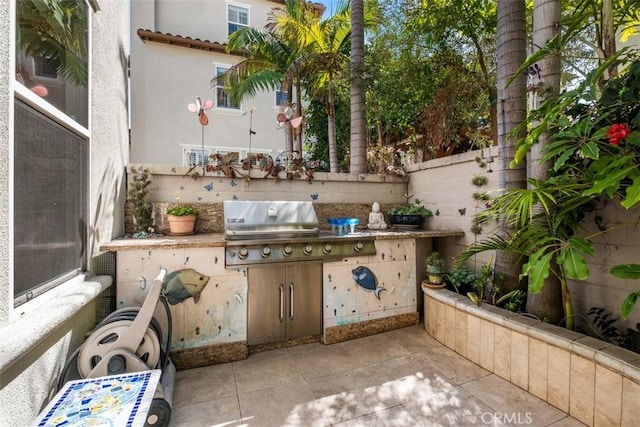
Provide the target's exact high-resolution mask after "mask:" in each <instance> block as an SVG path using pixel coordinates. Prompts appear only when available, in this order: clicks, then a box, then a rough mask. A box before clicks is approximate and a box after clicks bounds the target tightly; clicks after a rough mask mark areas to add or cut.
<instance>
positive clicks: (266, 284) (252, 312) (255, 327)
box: [247, 266, 286, 345]
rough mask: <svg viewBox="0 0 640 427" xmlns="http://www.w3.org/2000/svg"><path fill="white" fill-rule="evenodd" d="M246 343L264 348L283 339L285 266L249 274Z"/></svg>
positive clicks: (256, 269)
mask: <svg viewBox="0 0 640 427" xmlns="http://www.w3.org/2000/svg"><path fill="white" fill-rule="evenodd" d="M247 274H248V279H249V295H248V297H247V299H248V304H247V307H248V313H247V343H248V344H249V345H254V344H265V343H270V342H276V341H283V340H284V339H285V332H286V322H285V319H286V317H285V311H286V310H285V308H286V302H285V300H284V299H285V297H286V292H285V278H286V275H285V266H276V267H267V268H251V269H249V270H248V273H247Z"/></svg>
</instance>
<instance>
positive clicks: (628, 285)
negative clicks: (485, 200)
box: [408, 147, 640, 334]
mask: <svg viewBox="0 0 640 427" xmlns="http://www.w3.org/2000/svg"><path fill="white" fill-rule="evenodd" d="M479 153H480V152H479V151H472V152H467V153H462V154H457V155H453V156H450V157H444V158H440V159H435V160H430V161H427V162H423V163H417V164H413V165H410V166H409V168H408V170H409V174H408V176H409V186H408V188H409V190H408V191H409V194H412V195H413V197H414V198H418V199H420V200H422V201H423V204H424V205H425V206H427V207H428V208H429V209H431V210H433V211H434V212H436V210H437V211H439V215H438V216H434V217H432V218H430V219H429V220H428V221H429V227H432V228H460V229H462V230H464V231H465V232H466V234H465V237H463V238H459V239H455V240H444V241H443V244H442V245H441V246H442V247H438V248H437V249H438V250H440V251H441V252H443V254H444V255H445V256H446V259H447V260H448V261H449V262H451V260H452V259H453V258H454V257H455V256H456V254H458V253H459V252H460V251H461V250H463V249H464V248H465V247H466V245H468V244H471V243H473V242H474V241H475V240H476V239H477V240H481V239H482V238H484V237H486V236H487V235H488V234H489V233H491V232H493V231H494V230H495V227H491V226H485V227H484V229H483V232H482V234H480V235H478V236H476V235H474V234H473V233H471V232H470V228H471V225H472V223H473V216H474V214H475V213H476V212H478V211H480V210H482V209H484V206H482V205H481V204H478V203H476V202H475V201H474V200H473V198H472V195H473V193H474V192H476V191H483V192H491V191H495V190H497V189H498V185H499V184H498V174H497V171H496V170H494V171H493V172H491V173H488V169H489V166H493V165H495V166H494V167H495V168H497V165H498V152H497V149H496V147H492V150H491V155H492V156H493V158H494V162H493V163H492V164H487V167H485V168H480V167H479V166H478V163H477V162H476V160H475V159H476V157H477V156H478V155H479ZM488 154H489V151H488V150H485V157H487V156H488ZM477 174H480V175H485V176H487V178H488V184H487V185H486V186H483V187H480V188H476V187H475V186H473V185H472V184H471V179H472V178H473V176H474V175H477ZM461 209H462V210H464V212H465V213H464V215H463V214H461V212H460V210H461ZM595 215H598V216H599V217H601V218H600V219H599V220H600V221H601V223H602V224H603V225H604V226H605V227H607V228H609V227H611V228H613V230H612V231H610V232H608V233H606V234H600V231H599V230H598V228H597V226H596V222H595V221H594V217H595ZM639 218H640V207H638V206H636V207H634V208H633V209H630V210H625V209H624V208H622V207H620V205H619V204H618V203H617V202H615V201H607V202H606V203H605V204H603V205H601V206H599V207H598V209H597V211H596V212H595V213H593V214H591V215H590V216H588V217H587V218H586V220H585V221H584V230H583V231H582V235H583V236H585V237H590V238H592V241H593V242H594V248H595V255H594V256H593V257H588V258H587V260H586V261H587V265H588V268H589V273H590V274H589V278H588V279H587V280H585V281H580V282H578V281H569V288H570V291H571V294H572V300H573V303H574V308H575V312H576V318H575V321H576V325H577V327H578V328H580V329H582V330H584V331H587V330H588V329H590V328H591V323H590V320H589V319H588V318H587V316H586V314H587V312H588V311H589V309H590V308H591V307H593V306H598V307H604V308H606V309H607V310H608V311H609V312H611V313H612V314H613V315H615V316H616V317H618V318H620V321H619V323H617V324H616V326H618V328H619V329H621V330H624V329H626V328H627V327H630V328H633V329H635V326H636V323H638V322H640V307H639V308H638V309H636V310H635V312H634V313H633V314H632V315H631V316H630V317H629V318H628V319H627V320H624V321H623V320H622V319H621V316H620V305H621V303H622V301H623V300H624V299H625V298H626V296H627V295H628V294H629V293H630V292H634V291H637V290H639V289H640V280H630V279H618V278H615V277H613V276H612V275H611V274H610V273H609V270H610V269H611V267H613V266H614V265H617V264H626V263H636V264H638V263H640V223H639ZM445 245H448V246H445ZM489 258H490V253H486V254H481V255H478V256H477V257H476V263H477V265H476V269H477V268H479V267H480V266H481V265H482V264H484V263H485V262H486V261H487V260H488V259H489ZM470 266H471V267H473V265H472V263H470ZM589 333H590V334H593V332H589Z"/></svg>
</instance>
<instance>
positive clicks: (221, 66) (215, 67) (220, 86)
mask: <svg viewBox="0 0 640 427" xmlns="http://www.w3.org/2000/svg"><path fill="white" fill-rule="evenodd" d="M231 67H232V65H231V64H221V63H214V64H213V71H214V75H215V76H216V84H215V88H214V94H213V95H214V97H213V98H214V108H215V109H216V110H219V111H228V112H235V113H240V112H242V103H240V104H238V106H236V107H234V106H230V107H227V106H220V105H219V104H218V91H219V90H223V91H225V95H226V99H227V102H228V103H231V98H230V97H229V95H228V94H226V91H227V89H226V88H225V85H224V84H220V82H218V76H219V75H220V74H221V73H220V72H219V71H218V70H219V69H224V71H222V72H223V73H224V72H226V71H228V70H229V68H231Z"/></svg>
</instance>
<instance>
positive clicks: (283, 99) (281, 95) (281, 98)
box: [276, 90, 289, 107]
mask: <svg viewBox="0 0 640 427" xmlns="http://www.w3.org/2000/svg"><path fill="white" fill-rule="evenodd" d="M288 98H289V92H287V91H284V90H276V107H284V106H286V105H287V102H288V101H289V99H288Z"/></svg>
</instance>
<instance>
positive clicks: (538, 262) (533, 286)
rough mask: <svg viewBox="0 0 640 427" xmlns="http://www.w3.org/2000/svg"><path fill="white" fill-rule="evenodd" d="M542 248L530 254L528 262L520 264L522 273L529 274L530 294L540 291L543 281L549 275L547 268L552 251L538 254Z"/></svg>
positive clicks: (549, 264)
mask: <svg viewBox="0 0 640 427" xmlns="http://www.w3.org/2000/svg"><path fill="white" fill-rule="evenodd" d="M542 250H544V249H542ZM542 250H540V251H538V252H536V253H535V254H533V255H531V256H530V257H529V262H528V263H526V264H525V265H523V266H522V275H523V276H529V292H531V293H532V294H537V293H538V292H540V289H542V286H543V285H544V281H545V280H546V278H547V277H549V268H550V266H551V258H552V257H553V252H549V253H547V254H545V255H542V256H540V255H541V251H542Z"/></svg>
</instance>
